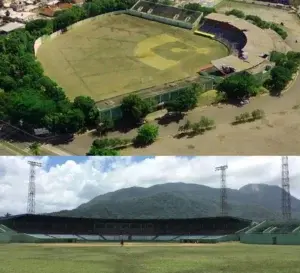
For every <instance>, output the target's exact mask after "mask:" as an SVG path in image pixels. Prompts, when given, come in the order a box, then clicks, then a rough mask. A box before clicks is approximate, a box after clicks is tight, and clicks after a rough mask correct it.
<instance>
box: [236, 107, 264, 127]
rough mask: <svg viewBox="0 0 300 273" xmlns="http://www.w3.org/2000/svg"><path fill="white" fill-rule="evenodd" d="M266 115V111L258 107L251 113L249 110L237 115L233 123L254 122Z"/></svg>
mask: <svg viewBox="0 0 300 273" xmlns="http://www.w3.org/2000/svg"><path fill="white" fill-rule="evenodd" d="M264 117H265V112H264V111H263V110H261V109H256V110H254V111H252V112H251V113H249V112H244V113H242V114H240V115H238V116H236V117H235V120H234V122H233V123H232V124H233V125H236V124H240V123H246V122H252V121H255V120H258V119H262V118H264Z"/></svg>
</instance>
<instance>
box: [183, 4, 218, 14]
mask: <svg viewBox="0 0 300 273" xmlns="http://www.w3.org/2000/svg"><path fill="white" fill-rule="evenodd" d="M183 8H184V9H189V10H194V11H201V12H203V14H204V16H206V15H208V14H210V13H212V12H216V9H215V8H209V7H202V6H201V5H200V4H198V3H188V4H186V5H184V7H183Z"/></svg>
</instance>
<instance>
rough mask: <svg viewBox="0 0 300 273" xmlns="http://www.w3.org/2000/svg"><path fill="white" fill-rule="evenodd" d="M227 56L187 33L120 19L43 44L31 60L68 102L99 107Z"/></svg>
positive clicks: (190, 73) (93, 24)
mask: <svg viewBox="0 0 300 273" xmlns="http://www.w3.org/2000/svg"><path fill="white" fill-rule="evenodd" d="M227 54H228V51H227V48H226V47H224V46H223V45H222V44H220V43H218V42H216V41H213V40H210V39H207V38H204V37H200V36H197V35H194V34H193V32H192V31H189V30H184V29H180V28H176V27H171V26H168V25H164V24H160V23H157V22H152V21H148V20H144V19H141V18H136V17H132V16H129V15H125V14H121V15H114V16H111V17H105V18H103V19H100V20H96V21H93V22H91V23H86V24H83V25H82V26H79V27H77V28H75V29H72V30H70V31H69V32H67V33H65V34H63V35H61V36H59V37H57V38H55V39H54V40H52V41H46V42H45V44H43V45H42V46H41V47H40V48H39V51H38V54H37V57H38V59H39V61H40V62H41V63H42V65H43V67H44V69H45V73H46V74H47V75H48V76H49V77H51V78H52V79H54V80H55V81H56V82H57V83H58V84H59V85H60V86H61V87H63V88H64V89H65V91H66V93H67V95H68V96H69V97H70V98H71V99H74V97H76V96H78V95H88V96H91V97H92V98H93V99H95V100H96V101H99V100H104V99H110V98H112V97H115V96H119V95H123V94H127V93H130V92H133V91H136V90H139V89H143V88H149V87H152V86H155V85H161V84H164V83H166V82H171V81H176V80H178V79H182V78H186V77H189V76H193V75H195V73H196V72H197V71H199V68H200V67H202V66H203V65H206V64H208V63H209V62H210V60H211V59H217V58H220V57H224V56H226V55H227Z"/></svg>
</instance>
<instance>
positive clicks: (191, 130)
mask: <svg viewBox="0 0 300 273" xmlns="http://www.w3.org/2000/svg"><path fill="white" fill-rule="evenodd" d="M215 127H216V126H215V121H214V120H213V119H210V118H208V117H204V116H202V117H201V119H200V121H199V122H195V123H191V122H190V121H189V120H187V121H186V122H185V124H184V125H182V126H180V127H179V132H182V133H184V134H187V133H188V134H191V135H198V134H203V133H204V132H205V131H208V130H212V129H214V128H215Z"/></svg>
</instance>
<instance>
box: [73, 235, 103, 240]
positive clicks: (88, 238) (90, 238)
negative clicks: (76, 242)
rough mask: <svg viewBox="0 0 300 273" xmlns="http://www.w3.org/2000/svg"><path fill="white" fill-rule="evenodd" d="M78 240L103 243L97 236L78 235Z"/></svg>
mask: <svg viewBox="0 0 300 273" xmlns="http://www.w3.org/2000/svg"><path fill="white" fill-rule="evenodd" d="M78 237H79V238H83V240H87V241H103V240H104V239H103V238H102V237H101V236H99V235H79V236H78Z"/></svg>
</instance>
